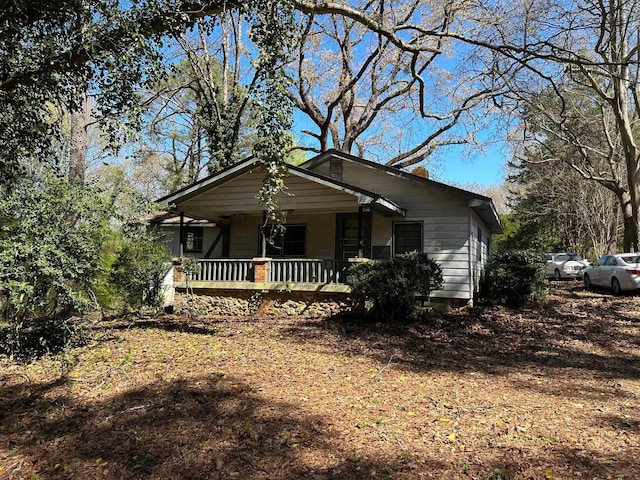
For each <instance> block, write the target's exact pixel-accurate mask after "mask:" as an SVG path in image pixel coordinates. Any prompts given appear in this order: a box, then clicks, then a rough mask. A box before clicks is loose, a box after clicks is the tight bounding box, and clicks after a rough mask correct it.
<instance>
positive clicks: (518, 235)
mask: <svg viewBox="0 0 640 480" xmlns="http://www.w3.org/2000/svg"><path fill="white" fill-rule="evenodd" d="M500 220H501V221H502V225H503V227H504V233H502V234H501V235H494V237H493V251H494V252H504V251H508V250H528V251H532V252H537V253H546V252H559V251H563V250H565V249H566V247H565V246H564V242H563V241H562V239H561V238H560V237H558V236H557V235H556V234H555V233H554V231H553V228H550V227H551V225H549V224H548V223H545V219H544V218H527V219H525V220H524V221H521V220H518V215H517V214H515V213H510V214H506V215H500Z"/></svg>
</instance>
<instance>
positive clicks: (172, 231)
mask: <svg viewBox="0 0 640 480" xmlns="http://www.w3.org/2000/svg"><path fill="white" fill-rule="evenodd" d="M202 229H203V230H202V253H193V252H185V254H184V256H185V257H194V258H203V257H204V256H205V254H206V253H207V252H208V251H209V248H211V245H213V242H214V240H215V238H216V237H217V236H218V233H220V229H219V228H217V227H202ZM157 232H158V234H159V235H160V236H161V240H160V241H161V242H162V243H164V244H165V245H166V246H167V249H168V250H169V251H170V252H171V256H173V257H179V256H180V227H179V226H176V227H173V226H171V227H162V226H161V227H158V228H157ZM221 254H222V241H220V242H218V245H216V248H215V250H214V252H213V253H212V255H211V256H212V258H215V257H219V256H220V255H221Z"/></svg>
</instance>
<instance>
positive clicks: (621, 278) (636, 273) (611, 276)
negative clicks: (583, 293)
mask: <svg viewBox="0 0 640 480" xmlns="http://www.w3.org/2000/svg"><path fill="white" fill-rule="evenodd" d="M592 285H593V286H597V287H605V288H610V289H611V290H613V293H614V294H616V295H618V294H620V293H621V292H623V291H625V290H636V289H638V288H640V254H639V253H619V254H617V255H604V256H602V257H600V259H599V260H598V261H597V262H596V263H595V265H592V266H590V267H588V268H587V269H586V270H585V272H584V286H585V287H586V288H590V287H591V286H592Z"/></svg>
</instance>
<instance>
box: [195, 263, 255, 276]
mask: <svg viewBox="0 0 640 480" xmlns="http://www.w3.org/2000/svg"><path fill="white" fill-rule="evenodd" d="M198 266H199V268H197V269H196V271H195V272H193V274H192V275H191V280H194V281H196V282H253V278H254V276H253V266H254V263H253V260H252V259H246V258H241V259H235V258H223V259H209V258H206V259H200V260H199V261H198Z"/></svg>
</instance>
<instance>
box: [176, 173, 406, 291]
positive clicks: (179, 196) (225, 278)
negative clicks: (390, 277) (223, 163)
mask: <svg viewBox="0 0 640 480" xmlns="http://www.w3.org/2000/svg"><path fill="white" fill-rule="evenodd" d="M263 175H264V173H263V171H262V166H261V164H259V163H256V162H255V161H252V162H243V163H241V164H240V165H238V166H236V167H232V168H231V169H229V171H227V172H223V173H222V174H218V175H216V176H214V177H211V178H209V179H205V180H204V181H202V182H200V183H198V184H195V185H194V186H192V187H189V188H187V189H184V190H182V191H180V192H176V194H173V195H172V196H170V197H167V198H165V199H164V200H165V201H166V204H167V207H168V208H170V209H171V210H172V211H174V212H176V213H178V214H179V215H181V216H184V215H193V216H197V217H199V218H206V219H208V220H210V221H213V222H215V223H216V225H217V226H218V228H219V229H220V232H219V235H218V236H217V237H216V239H215V242H214V244H213V245H211V246H210V247H208V248H202V245H199V242H200V243H201V241H200V239H199V237H198V232H197V230H194V229H193V228H191V227H189V228H187V226H185V225H183V224H182V222H181V224H180V232H179V238H180V252H185V251H186V252H189V253H190V254H191V255H193V252H194V249H196V250H197V248H198V246H199V247H200V250H201V254H200V255H198V256H199V257H200V258H199V260H198V262H197V265H196V267H195V268H193V269H192V271H191V272H190V274H189V275H188V278H187V277H186V276H185V275H184V271H181V270H183V268H182V265H181V264H180V263H179V262H178V263H177V264H176V269H175V270H176V271H175V274H174V279H173V284H174V286H175V287H178V288H184V287H187V286H188V287H189V288H198V289H249V290H271V291H273V290H276V291H310V292H348V287H347V286H346V285H345V280H346V272H347V269H348V267H349V265H350V264H352V263H354V262H359V261H362V259H367V258H373V257H374V256H375V255H374V253H376V254H377V256H378V257H380V258H385V252H383V254H382V256H380V247H376V248H377V250H376V248H372V237H374V236H375V235H372V232H374V231H377V232H378V233H379V234H378V236H380V235H382V236H383V237H384V238H386V239H387V240H386V241H385V243H387V244H389V242H390V238H391V235H390V233H391V225H392V221H393V219H396V220H401V219H403V217H404V215H405V211H404V209H402V208H401V207H399V206H398V205H396V204H395V203H394V202H392V201H390V200H388V199H385V198H384V197H381V196H379V195H376V194H374V193H371V192H367V191H365V190H362V189H359V188H356V187H353V186H350V185H347V184H343V183H341V182H339V181H337V180H332V179H329V178H327V177H323V176H321V175H317V174H314V173H313V172H309V171H306V170H303V169H299V168H296V167H290V176H289V177H288V178H287V180H286V185H287V189H286V191H285V192H284V193H283V194H281V195H280V198H279V205H280V206H281V208H282V209H283V211H284V212H285V213H286V220H285V230H284V232H277V229H272V226H271V225H269V224H268V222H267V220H266V215H265V212H263V211H262V210H261V209H260V207H259V205H258V203H257V200H256V199H255V193H256V192H257V191H258V189H259V188H260V185H261V183H262V179H263ZM378 243H380V242H378ZM384 249H385V247H382V250H384ZM205 250H206V254H205ZM211 252H217V254H216V255H213V256H211V255H210V253H211ZM389 252H390V245H387V247H386V255H387V257H386V258H388V256H389V254H390V253H389ZM182 257H183V255H180V258H182ZM205 257H211V258H205Z"/></svg>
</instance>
